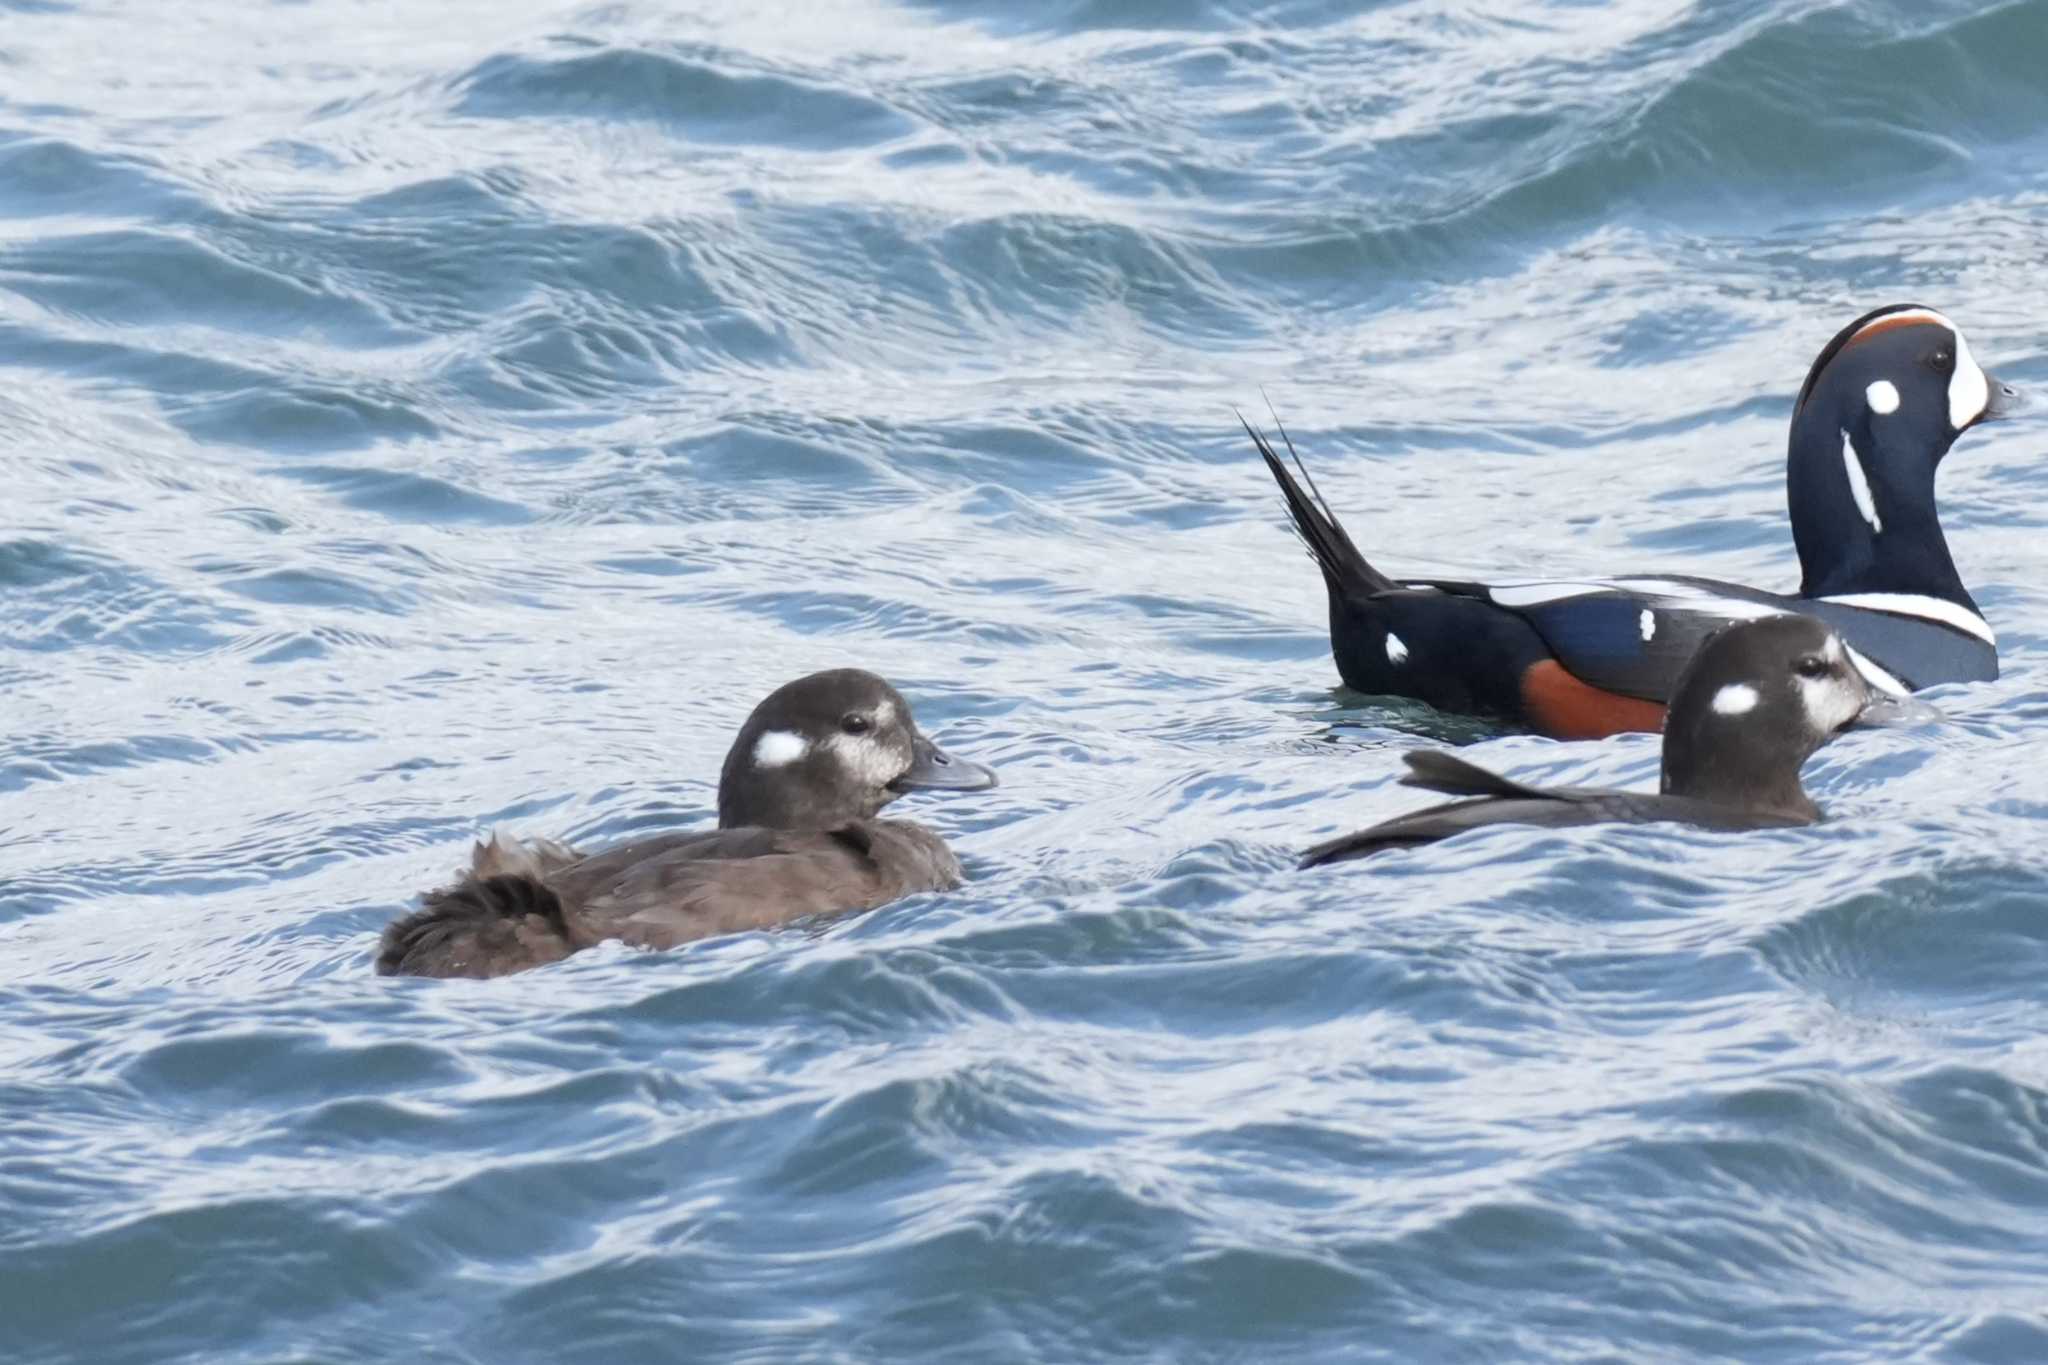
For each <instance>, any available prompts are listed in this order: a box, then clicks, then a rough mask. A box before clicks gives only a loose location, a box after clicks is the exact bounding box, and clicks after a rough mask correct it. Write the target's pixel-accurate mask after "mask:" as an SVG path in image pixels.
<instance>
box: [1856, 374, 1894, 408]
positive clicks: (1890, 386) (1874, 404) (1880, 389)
mask: <svg viewBox="0 0 2048 1365" xmlns="http://www.w3.org/2000/svg"><path fill="white" fill-rule="evenodd" d="M1863 397H1864V400H1865V401H1867V402H1868V403H1869V404H1870V410H1871V411H1872V412H1877V413H1883V414H1885V415H1886V416H1890V415H1891V414H1892V413H1895V412H1897V411H1898V410H1899V386H1898V385H1896V384H1894V383H1892V381H1891V380H1889V379H1877V380H1873V381H1871V385H1870V387H1869V388H1867V389H1865V390H1864V391H1863Z"/></svg>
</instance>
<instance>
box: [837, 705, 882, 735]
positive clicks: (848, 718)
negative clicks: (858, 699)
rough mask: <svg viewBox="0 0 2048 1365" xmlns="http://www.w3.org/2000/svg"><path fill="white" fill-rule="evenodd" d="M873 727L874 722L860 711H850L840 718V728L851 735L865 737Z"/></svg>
mask: <svg viewBox="0 0 2048 1365" xmlns="http://www.w3.org/2000/svg"><path fill="white" fill-rule="evenodd" d="M873 726H874V722H873V721H871V720H869V719H868V718H867V717H866V716H863V715H862V714H861V713H860V712H858V711H848V712H847V713H846V714H845V715H843V716H841V717H840V718H839V728H840V729H842V730H844V731H846V733H847V734H849V735H864V734H866V733H867V732H868V731H869V730H870V729H871V728H873Z"/></svg>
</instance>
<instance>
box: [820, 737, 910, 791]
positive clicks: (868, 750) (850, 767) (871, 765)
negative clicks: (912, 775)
mask: <svg viewBox="0 0 2048 1365" xmlns="http://www.w3.org/2000/svg"><path fill="white" fill-rule="evenodd" d="M825 752H827V753H829V754H831V755H832V756H833V757H834V758H836V759H838V760H839V763H840V766H841V767H843V768H845V769H846V771H847V772H848V773H850V774H852V776H853V780H854V781H855V782H857V783H859V784H860V785H861V786H864V787H886V786H888V785H889V784H890V783H891V782H894V781H895V780H896V779H897V778H899V777H901V776H903V773H904V769H905V766H906V765H905V763H904V760H903V756H902V755H901V754H900V753H898V752H896V751H895V750H893V749H891V748H889V747H888V746H887V745H885V744H883V743H881V742H880V741H879V740H877V739H876V738H875V737H874V735H873V734H872V733H869V734H864V735H847V734H838V735H834V736H832V738H830V739H828V740H826V741H825Z"/></svg>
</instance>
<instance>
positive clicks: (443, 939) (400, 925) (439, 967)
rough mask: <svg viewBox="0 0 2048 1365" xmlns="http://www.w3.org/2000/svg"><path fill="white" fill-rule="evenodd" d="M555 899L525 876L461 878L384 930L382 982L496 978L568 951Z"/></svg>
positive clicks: (558, 900)
mask: <svg viewBox="0 0 2048 1365" xmlns="http://www.w3.org/2000/svg"><path fill="white" fill-rule="evenodd" d="M578 946H579V945H578V944H576V943H575V942H574V940H573V937H572V935H571V933H570V929H569V923H568V921H567V919H566V918H564V916H563V911H562V899H561V897H559V896H557V895H556V894H555V893H554V892H553V891H551V890H549V889H548V888H547V887H546V886H544V885H542V884H541V883H540V882H537V881H535V880H534V879H533V878H531V877H521V876H496V877H476V876H468V875H465V876H464V877H463V878H462V879H461V880H460V881H458V882H456V883H455V885H453V886H447V887H443V888H441V889H440V890H439V891H429V892H428V893H427V894H426V896H425V897H424V899H423V901H422V903H421V908H420V909H419V910H417V911H414V912H413V913H412V914H410V915H407V916H406V917H405V918H404V919H401V920H395V921H393V922H392V923H391V925H390V926H389V927H388V928H386V929H385V930H384V942H383V945H382V946H381V947H380V948H379V949H378V952H377V971H378V974H379V975H382V976H504V975H506V974H507V973H509V972H519V971H524V970H526V969H527V968H528V967H538V966H540V965H541V964H542V963H544V962H557V961H560V960H561V959H562V958H565V957H567V956H568V955H569V954H571V953H573V952H575V951H576V949H577V947H578Z"/></svg>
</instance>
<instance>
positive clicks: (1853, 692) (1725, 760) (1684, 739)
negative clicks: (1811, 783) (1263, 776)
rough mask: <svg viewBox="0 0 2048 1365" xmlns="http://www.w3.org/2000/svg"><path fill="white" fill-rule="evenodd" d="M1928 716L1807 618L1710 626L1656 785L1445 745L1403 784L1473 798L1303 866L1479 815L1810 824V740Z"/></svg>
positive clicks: (1383, 827) (1314, 853)
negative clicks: (1804, 776)
mask: <svg viewBox="0 0 2048 1365" xmlns="http://www.w3.org/2000/svg"><path fill="white" fill-rule="evenodd" d="M1936 714H1937V713H1936V712H1935V710H1934V708H1933V707H1931V706H1928V705H1927V704H1926V703H1925V702H1921V701H1917V700H1915V699H1913V698H1911V697H1895V696H1892V695H1890V694H1889V693H1885V692H1880V691H1879V690H1877V689H1876V688H1874V687H1873V686H1872V685H1871V684H1870V683H1869V682H1868V681H1867V680H1866V679H1865V678H1864V676H1863V674H1862V673H1861V672H1860V671H1859V670H1858V669H1857V667H1856V665H1855V663H1854V661H1853V660H1852V659H1851V658H1850V651H1849V649H1848V648H1847V646H1845V645H1844V644H1843V643H1842V637H1841V636H1840V635H1838V634H1836V633H1835V632H1834V631H1831V630H1829V629H1828V628H1827V627H1826V626H1824V625H1822V624H1821V623H1820V622H1819V621H1817V620H1815V619H1814V618H1813V617H1810V616H1795V615H1790V614H1787V615H1782V616H1772V617H1767V618H1765V619H1762V620H1757V621H1745V622H1742V623H1741V624H1738V625H1732V626H1728V627H1725V628H1723V629H1722V630H1720V631H1719V632H1718V633H1716V634H1714V635H1712V636H1710V637H1709V638H1708V640H1707V642H1706V643H1705V644H1704V645H1702V646H1701V647H1700V650H1699V653H1698V654H1697V655H1696V656H1695V657H1694V658H1693V660H1692V662H1691V663H1690V664H1689V665H1687V667H1686V670H1685V672H1684V673H1683V674H1682V675H1681V676H1680V677H1679V680H1678V686H1677V688H1676V689H1675V690H1674V692H1673V694H1672V699H1671V717H1670V721H1669V723H1668V724H1667V726H1666V728H1665V732H1664V777H1663V782H1662V784H1661V789H1660V790H1659V791H1657V792H1654V793H1652V792H1632V791H1621V790H1616V789H1612V788H1602V787H1554V788H1549V789H1545V788H1542V787H1526V786H1523V785H1522V784H1521V783H1519V782H1512V781H1509V780H1508V779H1507V778H1505V777H1500V776H1497V775H1496V774H1494V773H1490V772H1488V771H1487V770H1486V769H1484V768H1481V767H1478V766H1476V765H1474V764H1471V763H1467V762H1466V761H1465V760H1464V759H1462V758H1454V757H1452V756H1451V755H1450V754H1446V753H1433V752H1425V753H1413V754H1408V755H1407V756H1406V757H1407V761H1408V767H1409V772H1408V773H1407V774H1405V775H1404V776H1403V777H1402V778H1401V781H1402V782H1404V783H1406V784H1407V785H1408V786H1411V787H1423V788H1426V789H1427V790H1430V791H1435V792H1442V793H1444V794H1445V795H1447V796H1463V797H1467V798H1470V799H1468V800H1464V801H1453V802H1451V803H1449V804H1447V805H1442V806H1432V807H1430V808H1429V809H1427V810H1419V811H1416V812H1415V813H1413V814H1412V815H1401V816H1396V817H1395V818H1394V819H1392V820H1388V821H1386V822H1385V823H1383V824H1378V825H1374V826H1373V827H1372V828H1371V829H1366V830H1361V831H1359V832H1358V833H1356V834H1346V835H1344V836H1343V837H1341V838H1337V839H1332V840H1330V841H1329V842H1327V843H1322V844H1318V845H1316V846H1315V847H1314V848H1312V849H1310V850H1309V851H1308V852H1307V853H1306V854H1305V855H1303V857H1302V860H1301V865H1302V866H1303V867H1313V866H1315V865H1317V864H1319V863H1334V862H1341V861H1343V860H1344V859H1347V858H1362V857H1365V856H1366V855H1367V854H1370V853H1377V852H1379V851H1380V850H1382V849H1388V848H1407V847H1411V846H1413V845H1416V844H1428V843H1434V842H1435V841H1436V840H1438V839H1446V838H1449V837H1450V836H1451V835H1453V834H1461V833H1463V832H1464V831H1466V830H1468V829H1477V828H1479V827H1480V826H1482V825H1544V826H1548V827H1553V828H1555V827H1558V826H1563V825H1597V824H1617V823H1618V824H1637V825H1641V824H1651V823H1654V822H1657V821H1666V820H1668V821H1674V822H1677V823H1679V824H1687V825H1700V826H1704V827H1705V828H1707V829H1776V828H1782V827H1784V826H1787V825H1810V824H1812V823H1813V822H1814V821H1816V820H1818V819H1820V810H1819V808H1818V807H1816V806H1815V805H1814V804H1813V802H1812V800H1811V799H1810V798H1809V797H1808V796H1807V795H1806V790H1805V788H1803V787H1801V786H1800V785H1799V767H1800V765H1801V764H1802V763H1804V762H1806V760H1807V759H1808V758H1809V757H1810V756H1811V755H1812V754H1813V751H1814V750H1815V749H1818V748H1819V747H1820V746H1821V745H1823V744H1825V743H1827V742H1828V740H1829V739H1831V738H1833V737H1834V736H1835V735H1837V734H1839V733H1841V732H1842V731H1843V730H1845V729H1847V728H1849V727H1850V726H1851V725H1879V724H1896V723H1900V722H1903V721H1909V720H1917V719H1922V718H1927V717H1932V716H1934V715H1936Z"/></svg>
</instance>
